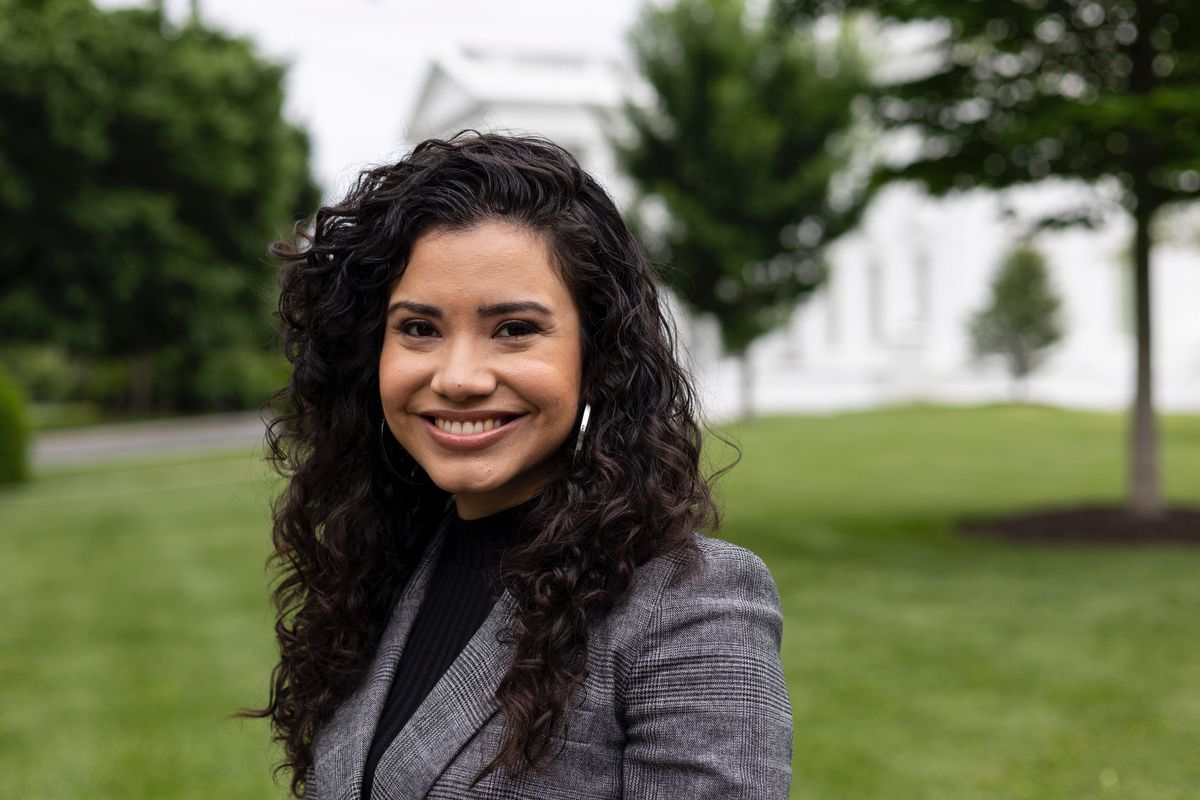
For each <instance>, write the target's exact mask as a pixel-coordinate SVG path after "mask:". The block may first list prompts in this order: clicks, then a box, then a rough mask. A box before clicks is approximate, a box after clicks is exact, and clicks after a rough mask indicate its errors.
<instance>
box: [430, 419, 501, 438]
mask: <svg viewBox="0 0 1200 800" xmlns="http://www.w3.org/2000/svg"><path fill="white" fill-rule="evenodd" d="M434 424H436V425H437V426H438V427H439V428H441V429H442V430H444V431H445V432H446V433H452V434H455V435H456V436H469V435H470V434H473V433H483V432H484V431H490V430H494V429H495V428H499V427H500V425H501V422H500V420H498V419H484V420H477V421H475V422H458V421H454V422H451V421H450V420H447V419H441V418H440V417H439V418H436V419H435V420H434Z"/></svg>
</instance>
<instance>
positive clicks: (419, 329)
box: [397, 319, 437, 339]
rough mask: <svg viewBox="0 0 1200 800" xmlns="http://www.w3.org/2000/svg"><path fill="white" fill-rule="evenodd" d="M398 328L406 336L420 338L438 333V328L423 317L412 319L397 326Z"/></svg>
mask: <svg viewBox="0 0 1200 800" xmlns="http://www.w3.org/2000/svg"><path fill="white" fill-rule="evenodd" d="M397 329H398V330H399V331H400V332H401V333H403V334H404V335H405V336H415V337H417V338H418V339H424V338H427V337H430V336H436V335H437V329H436V328H434V327H433V326H432V325H430V324H429V322H428V321H427V320H423V319H410V320H408V321H407V322H404V323H401V324H400V325H399V326H397Z"/></svg>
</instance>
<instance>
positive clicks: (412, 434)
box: [379, 222, 582, 519]
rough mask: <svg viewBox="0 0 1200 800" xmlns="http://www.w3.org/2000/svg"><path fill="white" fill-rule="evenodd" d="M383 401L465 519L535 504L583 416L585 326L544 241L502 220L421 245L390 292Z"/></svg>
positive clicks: (437, 235)
mask: <svg viewBox="0 0 1200 800" xmlns="http://www.w3.org/2000/svg"><path fill="white" fill-rule="evenodd" d="M387 315H388V317H387V327H386V332H385V335H384V340H383V347H382V349H381V351H380V354H379V395H380V399H381V401H382V403H383V414H384V418H385V419H386V420H387V423H388V426H389V427H390V428H391V430H392V434H393V435H395V437H396V439H397V441H399V442H400V444H401V445H402V446H403V447H404V449H405V450H407V451H408V452H409V453H410V454H411V455H412V456H413V458H415V459H416V460H417V462H418V463H419V464H420V465H421V466H422V467H423V468H424V469H425V471H426V472H427V473H428V474H429V477H430V478H431V479H432V480H433V482H434V483H436V484H437V485H438V486H439V487H441V488H442V489H444V490H445V491H447V492H451V493H452V494H453V495H454V498H455V502H456V504H457V506H458V512H459V514H460V515H461V516H462V517H464V518H467V519H469V518H474V517H480V516H485V515H487V514H490V513H493V512H495V511H499V510H501V509H504V508H508V507H510V506H513V505H516V504H517V503H520V502H522V501H524V500H527V499H529V498H530V497H532V496H533V495H535V494H536V493H537V491H538V489H540V488H541V487H542V485H543V484H545V483H546V481H547V480H549V479H550V478H551V477H552V476H553V474H554V471H555V466H556V465H555V459H556V455H557V453H558V451H559V449H560V447H561V446H562V444H563V442H564V441H565V440H566V438H567V437H568V435H570V434H571V432H572V431H573V429H574V426H575V422H576V414H577V412H578V407H579V394H580V378H581V373H582V364H581V362H582V352H581V347H580V322H579V314H578V312H577V311H576V309H575V303H574V302H573V301H572V299H571V294H570V292H569V291H568V290H567V287H566V286H565V285H564V284H563V282H562V280H561V279H560V278H559V276H558V273H557V272H556V271H555V270H554V268H553V267H552V266H551V264H550V255H549V252H548V251H547V248H546V245H545V243H544V242H543V240H542V238H541V237H540V236H539V235H538V234H536V233H534V232H532V231H529V230H527V229H525V228H522V227H519V226H516V225H512V224H509V223H505V222H484V223H481V224H479V225H477V226H475V227H473V228H469V229H466V230H457V231H454V230H444V229H434V230H432V231H429V232H427V233H425V234H424V235H422V236H421V237H419V238H418V239H417V241H416V243H415V244H414V246H413V250H412V254H411V257H410V258H409V262H408V266H407V268H406V269H405V270H404V274H403V275H402V276H401V278H400V280H399V281H398V282H397V283H396V284H395V285H394V286H393V287H392V291H391V295H390V297H389V299H388V310H387Z"/></svg>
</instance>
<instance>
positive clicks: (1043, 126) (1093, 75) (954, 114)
mask: <svg viewBox="0 0 1200 800" xmlns="http://www.w3.org/2000/svg"><path fill="white" fill-rule="evenodd" d="M863 10H866V11H871V12H874V13H875V14H876V15H878V17H880V18H881V19H882V20H884V21H885V22H886V21H891V22H895V23H906V22H911V21H914V20H923V21H932V22H933V23H934V24H935V28H934V29H935V30H936V32H937V33H936V36H937V38H936V41H934V42H933V43H932V44H931V48H930V52H931V53H932V55H933V57H934V58H933V62H934V66H933V68H932V70H930V71H929V72H927V73H925V74H921V75H918V76H916V77H913V78H911V79H902V80H900V81H898V82H894V83H892V84H890V85H885V86H881V87H880V88H879V91H878V93H877V95H876V100H877V102H876V103H875V108H876V110H877V112H878V117H879V119H880V120H881V122H882V123H883V124H884V125H885V126H887V127H889V128H892V129H895V128H902V127H905V128H911V129H913V130H915V131H917V132H918V133H919V134H920V136H921V139H922V141H923V147H922V150H921V152H920V153H919V154H918V155H917V156H916V157H915V158H914V159H913V160H912V161H911V162H910V163H908V164H906V165H903V166H899V167H897V168H893V169H890V170H887V171H886V174H884V175H882V176H881V177H882V178H883V179H896V178H900V179H917V180H919V181H921V182H923V183H924V184H925V185H926V186H928V187H929V188H930V189H931V190H932V191H934V192H936V193H945V192H948V191H951V190H955V189H966V188H971V187H975V186H982V187H997V188H998V187H1007V186H1011V185H1014V184H1020V183H1027V182H1034V181H1039V180H1041V179H1043V178H1046V177H1048V176H1060V177H1064V178H1072V179H1078V180H1081V181H1086V182H1088V183H1091V184H1097V183H1109V182H1111V183H1113V184H1114V185H1115V186H1116V188H1117V191H1118V192H1119V194H1120V196H1121V204H1122V206H1123V207H1124V210H1125V212H1127V213H1128V214H1129V215H1130V216H1131V217H1132V220H1133V223H1134V230H1135V234H1134V243H1133V258H1132V262H1133V263H1132V268H1133V276H1134V286H1135V320H1136V321H1135V327H1136V340H1137V341H1136V350H1137V369H1136V390H1135V394H1134V403H1133V410H1132V424H1131V426H1130V428H1131V436H1130V447H1131V454H1130V459H1129V464H1130V469H1129V484H1130V489H1129V501H1128V503H1129V510H1130V511H1131V512H1132V513H1133V514H1134V515H1135V516H1136V517H1139V518H1142V519H1149V518H1153V517H1159V516H1161V515H1162V513H1163V504H1162V498H1161V493H1160V488H1159V474H1158V434H1157V426H1156V421H1155V415H1154V402H1153V395H1152V380H1151V377H1152V374H1153V367H1152V364H1151V351H1152V350H1151V321H1150V251H1151V229H1152V225H1153V222H1154V220H1155V216H1156V215H1157V214H1158V212H1159V211H1160V210H1162V209H1163V208H1164V207H1165V206H1169V205H1172V204H1179V203H1186V202H1190V201H1193V200H1195V199H1196V198H1197V193H1198V192H1200V136H1198V133H1200V130H1198V128H1197V124H1198V123H1197V119H1196V109H1197V108H1200V58H1197V53H1198V52H1200V5H1198V4H1196V3H1194V2H1191V0H994V1H993V2H962V0H776V6H775V12H776V17H777V19H778V20H779V21H780V22H782V23H793V24H804V23H806V22H807V21H810V20H812V19H813V18H815V17H817V16H819V15H822V14H828V13H834V14H840V13H845V12H847V11H863ZM1097 197H1099V196H1097ZM1105 210H1106V206H1105V204H1104V202H1103V201H1102V200H1100V199H1097V201H1096V202H1095V203H1093V204H1091V205H1088V206H1085V207H1081V208H1075V209H1068V210H1065V211H1064V212H1063V213H1062V214H1059V215H1056V216H1054V217H1052V218H1048V219H1046V220H1045V222H1046V223H1047V224H1074V223H1083V224H1096V223H1097V222H1098V221H1099V220H1101V219H1103V217H1104V213H1105Z"/></svg>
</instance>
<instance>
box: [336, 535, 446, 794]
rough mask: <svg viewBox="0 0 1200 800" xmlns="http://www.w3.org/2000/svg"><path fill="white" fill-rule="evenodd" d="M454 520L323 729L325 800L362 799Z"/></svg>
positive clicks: (432, 546) (425, 557)
mask: <svg viewBox="0 0 1200 800" xmlns="http://www.w3.org/2000/svg"><path fill="white" fill-rule="evenodd" d="M448 522H449V520H448V519H447V520H446V521H445V522H443V523H442V525H441V526H440V527H439V528H438V530H437V532H436V533H435V534H434V536H433V538H432V539H431V540H430V542H429V544H428V545H426V547H425V552H424V553H423V554H422V555H421V559H420V561H419V562H418V563H417V567H416V569H415V570H413V574H412V577H411V578H410V579H409V581H408V585H407V586H406V587H405V588H404V591H403V592H402V593H401V595H400V599H399V601H398V602H397V603H396V608H395V609H394V610H393V611H392V616H391V618H390V619H389V620H388V624H387V627H386V628H385V629H384V631H383V635H382V637H381V640H380V644H379V649H378V651H376V653H375V657H374V659H373V660H372V662H371V666H370V669H369V670H368V672H367V675H366V678H365V679H364V680H363V682H362V683H361V684H360V685H359V687H358V689H357V690H355V692H354V694H352V695H351V696H350V698H349V699H348V700H347V701H346V702H345V703H343V704H342V706H341V707H340V708H339V709H338V710H337V712H336V713H335V714H334V715H333V718H332V719H331V720H330V721H329V723H328V724H327V725H326V726H325V728H324V729H323V730H322V731H321V732H320V733H319V734H318V737H317V741H316V743H315V750H316V758H315V761H314V765H313V766H314V778H315V780H314V783H315V785H316V786H317V787H318V791H319V797H320V798H322V800H326V799H327V798H328V799H329V800H333V799H334V798H336V799H337V800H361V797H362V776H363V768H364V766H365V765H366V763H367V752H368V750H369V749H370V747H371V739H372V737H373V736H374V735H375V726H376V724H377V723H378V722H379V715H380V713H381V712H382V711H383V704H384V702H385V701H386V700H387V696H388V690H389V689H390V688H391V685H392V676H393V675H394V674H395V671H396V666H397V665H398V664H399V661H400V654H401V653H403V652H404V645H405V642H406V641H407V640H408V634H409V631H410V630H411V629H412V626H413V621H414V620H415V619H416V616H417V610H418V609H419V608H420V606H421V600H422V598H424V596H425V590H426V588H427V587H428V585H429V579H430V577H431V576H432V574H433V568H434V565H435V564H436V563H437V557H438V554H439V553H440V552H441V550H442V545H443V543H444V541H445V534H446V530H447V528H448V527H449V526H448Z"/></svg>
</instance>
